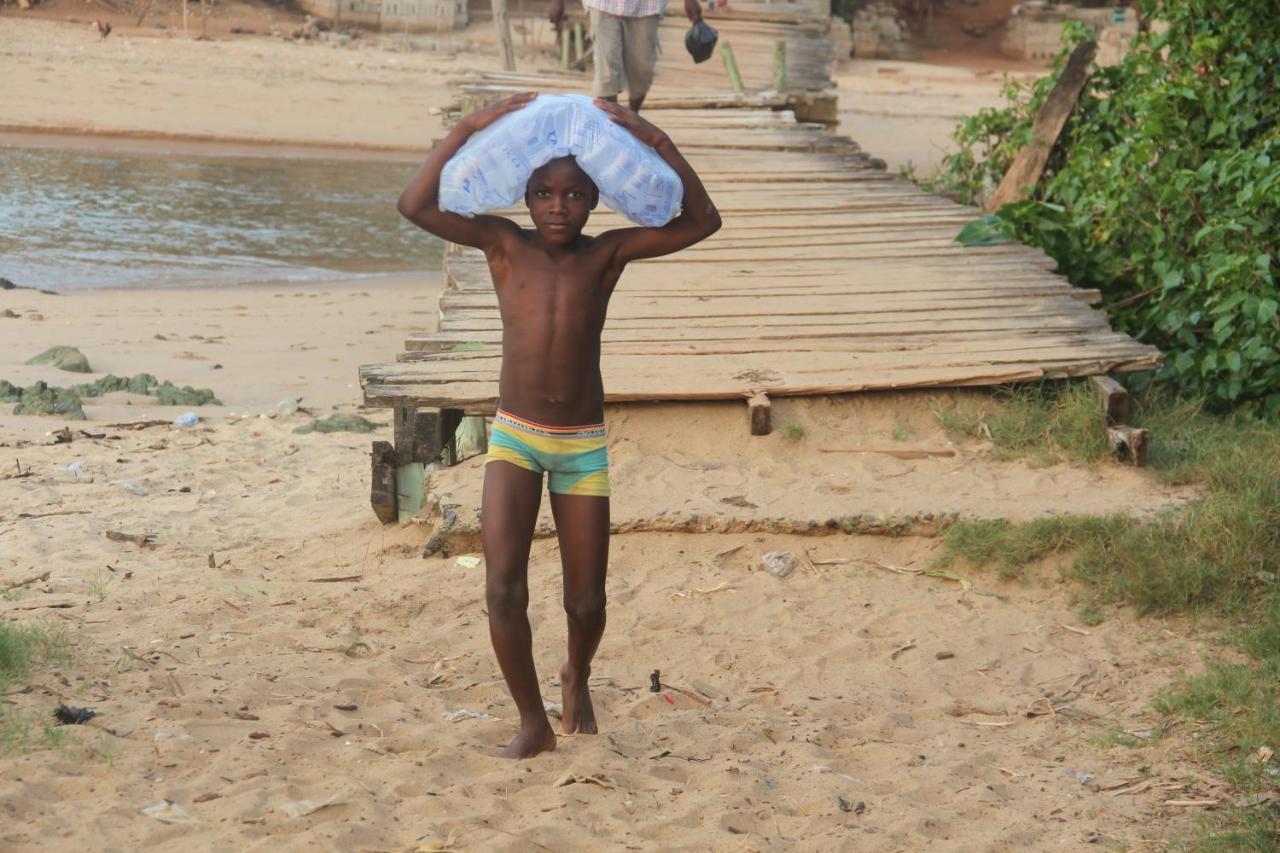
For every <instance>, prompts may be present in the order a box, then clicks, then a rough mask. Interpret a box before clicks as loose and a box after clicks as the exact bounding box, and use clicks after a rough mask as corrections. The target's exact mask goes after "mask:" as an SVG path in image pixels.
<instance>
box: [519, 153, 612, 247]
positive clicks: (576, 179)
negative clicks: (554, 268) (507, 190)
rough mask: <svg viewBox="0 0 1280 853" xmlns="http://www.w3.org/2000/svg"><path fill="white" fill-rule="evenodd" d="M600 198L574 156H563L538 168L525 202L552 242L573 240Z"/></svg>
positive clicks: (530, 181) (534, 219) (532, 177)
mask: <svg viewBox="0 0 1280 853" xmlns="http://www.w3.org/2000/svg"><path fill="white" fill-rule="evenodd" d="M599 201H600V191H599V190H598V189H596V185H595V183H594V182H593V181H592V180H591V179H590V178H589V177H587V173H586V172H584V171H582V169H581V168H579V166H578V161H577V160H575V159H573V157H560V158H557V159H555V160H552V161H551V162H549V163H547V164H546V165H545V166H542V167H541V168H538V169H534V171H533V174H532V175H530V176H529V184H528V186H526V187H525V191H524V203H525V205H527V206H528V208H529V215H530V216H531V217H532V218H533V225H534V227H535V228H537V229H538V234H539V235H540V236H541V237H542V239H544V240H546V241H547V242H548V243H559V244H564V243H572V242H573V241H574V240H576V239H578V235H579V234H581V233H582V229H583V228H585V227H586V225H587V219H588V218H589V217H590V216H591V211H593V210H595V209H596V204H598V203H599Z"/></svg>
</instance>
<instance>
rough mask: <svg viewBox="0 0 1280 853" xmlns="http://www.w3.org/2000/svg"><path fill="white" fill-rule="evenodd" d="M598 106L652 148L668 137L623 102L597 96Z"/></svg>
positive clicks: (615, 121) (614, 121) (615, 122)
mask: <svg viewBox="0 0 1280 853" xmlns="http://www.w3.org/2000/svg"><path fill="white" fill-rule="evenodd" d="M596 106H597V107H599V108H600V109H602V110H604V111H605V112H606V113H608V114H609V118H610V119H612V120H613V123H614V124H617V125H621V126H622V127H624V128H626V129H627V130H628V131H630V133H631V135H632V136H634V137H635V138H636V139H639V140H640V141H641V142H643V143H644V144H645V145H648V146H649V147H650V148H657V147H658V146H659V145H661V144H662V143H663V142H665V141H666V139H667V135H666V134H665V133H663V132H662V131H661V130H659V129H658V128H657V127H655V126H654V125H652V124H651V123H649V122H648V121H646V120H645V119H643V118H641V117H640V114H639V113H637V112H635V111H633V110H629V109H627V108H626V107H624V106H622V105H621V104H615V103H614V102H613V101H603V100H601V99H599V98H596Z"/></svg>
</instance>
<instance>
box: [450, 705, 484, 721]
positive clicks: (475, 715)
mask: <svg viewBox="0 0 1280 853" xmlns="http://www.w3.org/2000/svg"><path fill="white" fill-rule="evenodd" d="M444 719H445V722H449V723H457V722H460V721H461V720H493V719H496V718H495V717H492V716H490V715H489V714H485V713H482V712H480V711H468V710H466V709H465V708H462V709H459V710H457V711H450V712H449V713H448V714H445V715H444Z"/></svg>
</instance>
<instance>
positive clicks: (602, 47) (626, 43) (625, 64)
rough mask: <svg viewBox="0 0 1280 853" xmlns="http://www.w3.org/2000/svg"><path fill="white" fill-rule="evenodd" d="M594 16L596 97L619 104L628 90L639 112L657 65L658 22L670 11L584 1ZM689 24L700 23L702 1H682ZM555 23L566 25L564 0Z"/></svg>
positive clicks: (640, 1) (554, 3)
mask: <svg viewBox="0 0 1280 853" xmlns="http://www.w3.org/2000/svg"><path fill="white" fill-rule="evenodd" d="M582 5H583V6H584V7H585V8H586V10H587V12H588V13H589V14H590V16H591V33H592V36H593V37H594V38H595V48H594V50H595V68H596V71H595V80H594V81H593V83H592V94H593V95H595V96H596V97H597V98H600V99H602V100H605V101H612V102H613V103H617V102H618V95H619V94H620V93H621V92H622V89H623V88H624V85H625V88H626V90H627V101H628V106H630V107H631V109H632V110H634V111H636V112H639V111H640V106H641V105H642V104H643V103H644V98H645V95H647V94H649V87H650V86H651V85H653V75H654V71H655V69H656V68H657V65H658V22H659V21H660V20H661V19H662V15H663V13H665V12H666V10H667V0H582ZM684 13H685V15H687V16H688V17H689V20H690V21H698V20H700V19H701V18H702V7H701V5H700V4H699V3H698V0H684ZM547 17H548V18H550V19H551V23H553V24H558V23H559V22H560V21H562V20H563V19H564V0H551V6H550V8H549V9H548V10H547Z"/></svg>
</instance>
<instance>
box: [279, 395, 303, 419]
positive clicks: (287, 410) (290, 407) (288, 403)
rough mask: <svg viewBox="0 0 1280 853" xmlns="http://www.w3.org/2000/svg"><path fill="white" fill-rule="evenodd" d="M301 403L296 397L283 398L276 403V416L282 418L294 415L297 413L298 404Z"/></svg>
mask: <svg viewBox="0 0 1280 853" xmlns="http://www.w3.org/2000/svg"><path fill="white" fill-rule="evenodd" d="M300 402H302V401H301V400H299V399H298V398H297V397H285V398H284V399H283V400H281V401H280V402H279V403H276V414H278V415H281V416H283V417H288V416H289V415H296V414H297V413H298V404H299V403H300Z"/></svg>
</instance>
